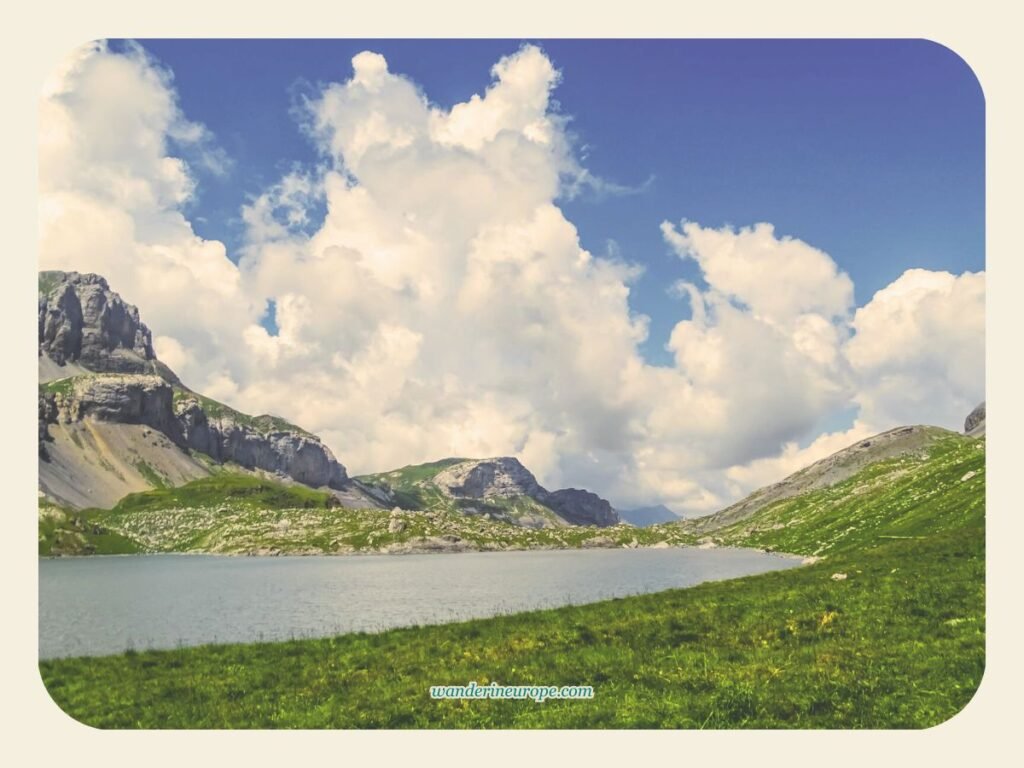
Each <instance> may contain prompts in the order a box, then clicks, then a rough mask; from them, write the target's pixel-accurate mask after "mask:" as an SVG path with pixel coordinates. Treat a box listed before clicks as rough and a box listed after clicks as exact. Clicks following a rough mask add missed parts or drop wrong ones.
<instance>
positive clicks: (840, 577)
mask: <svg viewBox="0 0 1024 768" xmlns="http://www.w3.org/2000/svg"><path fill="white" fill-rule="evenodd" d="M831 578H832V581H846V574H845V573H833V574H832V577H831Z"/></svg>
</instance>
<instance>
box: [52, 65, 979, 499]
mask: <svg viewBox="0 0 1024 768" xmlns="http://www.w3.org/2000/svg"><path fill="white" fill-rule="evenodd" d="M492 77H493V80H492V83H491V84H490V86H489V87H488V88H487V89H486V90H485V91H484V92H483V93H482V94H479V95H475V96H473V97H472V98H470V99H469V100H468V101H466V102H463V103H460V104H456V105H454V106H453V107H452V108H451V109H442V108H440V107H438V106H437V105H435V104H432V103H431V102H430V101H429V99H428V98H427V96H426V95H425V94H424V93H423V92H422V91H421V90H420V89H419V88H418V87H417V86H416V84H415V83H413V82H412V81H410V80H409V79H407V78H405V77H403V76H401V75H398V74H395V73H392V72H391V71H389V69H388V65H387V62H386V61H385V60H384V58H383V57H382V56H380V55H379V54H376V53H372V52H364V53H361V54H359V55H358V56H356V57H355V58H354V59H353V62H352V75H351V77H349V79H348V80H346V81H344V82H340V83H332V84H329V85H327V86H325V87H324V88H323V89H322V90H321V91H320V93H319V94H317V95H316V97H315V98H312V99H310V100H309V101H307V102H306V103H305V105H304V106H305V110H304V116H303V120H302V127H303V128H304V129H305V130H306V131H307V133H308V135H309V136H310V138H311V140H313V141H314V142H315V143H316V146H317V147H318V149H319V150H320V152H321V155H322V159H321V161H320V163H319V164H318V165H317V167H315V168H309V169H301V168H296V169H294V170H293V171H292V172H290V173H288V174H286V175H285V176H284V177H283V178H282V179H281V180H280V181H279V182H278V183H277V184H275V185H273V186H272V187H270V188H269V189H266V190H263V191H262V192H261V193H260V194H258V195H256V196H255V197H253V198H252V199H251V200H250V202H249V203H248V204H247V205H246V206H245V207H244V208H243V211H242V220H243V221H244V222H245V225H246V228H247V230H246V232H247V243H246V245H245V247H244V249H243V251H242V252H241V253H240V254H238V257H239V261H238V264H237V266H236V264H235V263H233V262H232V261H231V260H229V259H228V258H227V256H226V254H225V252H224V249H223V247H222V246H221V244H220V243H216V242H210V241H205V240H203V239H201V238H199V237H198V236H196V234H195V233H194V232H193V231H192V228H191V226H190V225H189V223H188V219H187V217H186V216H185V215H184V214H183V211H184V210H187V208H186V206H187V204H188V203H189V201H190V200H191V199H192V196H193V195H194V191H195V186H196V183H197V181H196V180H197V178H199V175H198V173H199V170H200V169H201V168H205V169H206V170H207V171H209V172H214V173H216V172H222V171H223V169H224V167H225V163H224V158H223V156H222V155H220V154H219V153H218V152H217V151H216V149H215V147H214V146H213V143H212V140H211V137H210V135H209V132H208V131H206V129H204V128H203V127H202V126H199V125H197V124H195V123H193V122H190V121H189V120H188V119H186V117H185V116H184V115H182V114H181V111H180V109H179V107H178V106H177V100H176V98H175V94H174V89H173V82H172V80H171V78H170V75H169V73H167V72H165V71H163V70H162V69H161V68H160V67H159V66H158V65H157V64H156V63H154V62H153V61H151V60H150V59H148V58H147V57H146V56H145V54H144V53H143V52H142V51H141V50H138V49H136V50H130V51H129V52H127V53H124V54H114V53H111V52H110V51H107V50H106V49H104V48H103V47H102V46H94V47H92V48H90V49H89V50H87V51H84V52H83V53H82V54H81V55H79V56H77V57H75V58H74V60H73V61H72V63H71V64H69V65H68V67H66V68H65V71H63V72H61V73H59V75H58V76H57V78H56V85H55V86H54V87H53V88H52V89H51V91H50V92H49V93H48V94H47V95H46V97H45V98H44V102H43V107H42V110H43V125H44V135H43V140H42V148H41V164H42V165H41V176H42V186H43V195H42V208H41V214H42V215H41V221H42V224H41V226H42V236H43V249H42V262H43V264H44V266H47V267H59V268H68V269H79V270H93V271H99V272H102V273H104V274H106V275H107V276H108V278H110V280H111V282H112V283H113V285H114V288H115V289H116V290H119V291H121V292H122V293H123V294H124V295H125V296H126V298H128V299H129V300H131V301H134V302H136V303H138V304H139V306H140V309H141V311H142V313H143V315H144V317H145V318H146V320H147V322H148V323H149V324H150V325H151V327H153V329H154V331H155V333H156V345H157V348H158V352H159V353H160V354H161V356H163V357H165V358H166V359H167V361H168V362H169V363H170V364H172V365H173V366H174V367H175V368H176V369H177V370H178V371H179V373H181V375H182V376H183V378H185V380H186V381H187V382H188V383H189V384H190V385H192V386H194V387H195V388H197V389H200V390H202V391H205V392H206V393H208V394H209V395H211V396H213V397H217V398H220V399H225V400H227V401H228V402H230V403H231V404H232V405H234V406H236V407H238V408H241V409H244V410H248V411H250V412H275V413H280V414H281V415H283V416H285V417H287V418H289V419H291V420H292V421H295V422H297V423H300V424H302V425H303V426H305V427H307V428H309V429H311V430H313V431H316V432H317V433H319V434H321V435H323V436H324V438H325V439H326V440H327V441H328V442H329V444H330V445H331V447H332V448H333V449H334V450H335V451H336V453H337V454H338V455H339V457H340V458H341V459H342V460H343V461H344V462H345V463H346V464H347V465H349V467H350V469H352V470H353V471H354V472H361V471H378V470H384V469H388V468H391V467H395V466H400V465H403V464H407V463H412V462H418V461H426V460H432V459H436V458H439V457H442V456H450V455H461V456H486V455H503V454H514V455H517V456H519V457H520V458H521V459H522V460H523V461H524V463H526V464H527V465H528V466H529V467H531V468H532V469H533V470H534V471H535V472H536V473H537V474H538V476H539V478H540V479H541V481H542V482H544V483H546V484H549V485H550V486H561V485H570V484H571V485H575V486H577V487H581V486H582V487H589V488H592V489H593V490H596V491H598V492H600V493H602V494H605V495H608V496H609V497H610V498H611V500H612V501H613V502H615V503H617V504H622V505H627V504H640V503H647V502H653V501H661V502H666V503H668V504H670V505H672V506H674V507H675V508H677V509H678V510H679V511H688V512H710V511H714V510H715V509H716V508H718V507H720V506H722V505H724V504H726V503H728V502H730V501H732V500H734V499H735V498H736V497H737V496H739V495H741V494H743V493H745V492H747V491H749V490H751V489H753V488H754V487H756V486H757V485H759V484H762V483H764V482H770V481H773V480H776V479H778V478H779V477H780V476H781V475H783V474H785V473H787V472H789V471H792V470H795V469H798V468H799V466H801V465H802V464H801V462H807V461H810V460H813V459H814V458H819V457H820V456H821V455H824V453H826V452H830V451H832V450H835V449H837V448H840V447H843V445H844V444H845V443H844V441H847V442H852V441H854V440H856V439H859V437H861V436H862V434H867V433H868V432H870V431H871V430H878V429H882V428H886V427H889V426H894V425H895V421H894V420H902V421H921V420H926V419H925V417H924V416H917V415H916V414H918V413H924V414H926V415H927V416H928V417H932V416H934V417H935V418H940V417H941V418H943V419H945V418H946V413H947V412H948V413H953V412H954V411H958V410H962V409H963V408H967V409H969V407H970V405H973V403H969V404H966V405H965V403H966V401H968V400H970V399H971V398H972V397H975V396H976V395H977V394H978V393H979V391H980V388H981V386H983V376H982V371H981V369H980V368H979V367H978V366H977V365H974V364H972V360H974V358H969V355H970V354H975V352H969V351H966V350H969V349H970V348H973V349H974V350H975V351H976V350H977V349H979V348H980V346H981V333H982V326H981V325H980V320H979V321H978V322H975V321H974V320H971V321H970V322H965V320H964V318H965V317H966V316H970V317H975V315H972V314H971V313H972V312H975V310H977V309H978V307H980V305H981V302H982V301H983V295H982V293H981V292H980V290H979V289H978V288H977V285H976V282H977V281H978V280H980V277H976V276H964V277H961V278H953V277H952V276H945V277H943V276H941V275H938V276H936V275H934V274H933V273H921V274H920V275H918V277H917V278H914V281H916V282H917V283H918V284H917V286H916V287H915V288H914V289H913V290H911V289H910V288H911V286H910V285H909V283H906V282H904V281H907V280H908V278H907V276H904V278H901V280H900V281H897V282H896V283H894V285H893V286H890V288H889V289H886V291H889V293H887V292H886V291H883V292H881V293H879V294H878V295H877V296H876V297H875V299H874V300H873V301H872V302H871V303H870V304H869V305H867V306H866V307H864V308H861V309H860V310H857V311H856V313H855V312H854V304H853V286H852V283H851V282H850V279H849V278H848V276H847V275H845V274H844V273H843V272H842V271H840V270H839V269H838V267H837V266H836V264H835V262H834V261H833V260H832V259H831V258H830V257H829V256H828V255H827V254H826V253H824V252H822V251H821V250H819V249H816V248H814V247H812V246H811V245H809V244H807V243H804V242H802V241H800V240H797V239H794V238H788V237H779V236H778V235H777V234H776V233H775V232H774V230H773V229H772V227H771V226H770V225H768V224H758V225H756V226H753V227H750V228H745V229H739V230H735V229H732V228H720V229H714V228H708V227H702V226H700V225H699V224H697V223H694V222H683V223H682V224H681V225H679V226H674V225H672V224H670V223H664V224H663V225H662V232H663V236H664V238H665V241H666V243H667V244H668V246H669V247H671V248H672V249H674V250H675V251H676V252H677V254H678V255H679V257H680V258H682V259H687V260H693V262H694V263H695V264H696V265H697V266H698V267H699V269H700V272H701V275H702V277H703V282H702V284H700V285H698V284H696V283H692V284H691V283H680V284H679V285H678V286H677V288H676V290H677V293H678V295H679V296H680V299H681V302H682V301H683V300H686V301H687V302H688V304H689V309H690V313H689V317H688V318H687V319H684V320H681V321H680V322H679V323H678V324H677V325H676V327H675V328H674V330H673V332H672V334H671V339H670V341H669V345H668V346H669V349H670V351H671V352H672V353H673V356H674V364H673V365H671V366H664V367H655V366H651V365H648V364H647V363H646V362H645V361H644V359H643V357H642V355H641V354H640V352H639V345H640V344H641V343H642V342H643V341H644V340H645V339H646V335H647V318H645V317H643V316H642V315H639V314H637V313H635V312H634V311H633V310H632V309H631V307H630V303H629V296H630V284H631V281H632V280H634V279H635V277H636V276H637V275H638V274H639V270H638V268H637V267H635V266H633V265H629V264H625V263H622V262H621V261H619V260H616V259H614V258H602V257H598V256H595V255H593V254H590V253H588V252H587V251H586V250H585V249H583V248H582V247H581V246H580V242H579V237H578V233H577V231H576V229H575V227H574V226H573V224H572V223H571V222H569V221H568V220H567V219H566V218H565V216H564V215H563V213H562V211H561V209H560V208H559V206H558V201H559V200H560V199H561V198H562V197H565V196H570V195H572V194H573V193H574V192H575V191H576V190H577V189H579V187H580V186H581V185H583V184H590V185H594V184H596V183H598V182H597V181H595V180H594V179H593V177H592V176H590V175H589V174H588V173H587V171H586V170H585V169H583V168H582V167H581V166H580V164H579V163H578V161H577V160H576V158H575V155H574V153H573V147H572V142H571V141H570V138H569V136H568V134H567V132H566V118H565V117H564V116H562V115H560V114H558V112H557V110H556V109H554V108H553V102H552V99H551V94H552V91H553V89H554V88H555V87H556V86H557V84H558V81H559V73H558V72H557V70H556V69H555V68H554V66H553V65H552V63H551V61H550V60H549V59H548V58H547V57H546V56H545V55H544V53H543V52H542V51H541V50H540V49H538V48H536V47H534V46H525V47H523V48H522V49H520V50H519V51H518V52H516V53H514V54H512V55H510V56H507V57H505V58H503V59H502V60H501V61H499V62H498V63H497V64H496V65H495V66H494V68H493V70H492ZM115 85H116V87H117V88H118V89H119V90H118V91H117V93H118V94H119V95H118V96H116V97H115V96H111V95H110V94H111V91H110V88H111V87H113V86H115ZM125 94H127V96H128V97H126V96H125ZM114 102H117V103H114ZM112 136H116V137H117V139H116V140H112V139H111V137H112ZM321 209H325V210H326V214H325V215H323V217H322V219H319V220H315V219H314V213H313V212H314V211H319V210H321ZM908 274H910V273H908ZM915 274H916V273H915ZM947 278H948V280H947ZM928 280H931V281H932V282H930V283H929V282H928ZM950 280H952V283H951V284H950V283H949V281H950ZM911 282H913V281H911ZM926 283H927V285H926ZM943 286H944V287H943ZM972 286H974V288H972ZM268 302H273V306H274V307H275V321H276V329H277V330H276V332H275V333H271V332H269V331H268V330H267V329H266V328H264V327H263V326H262V325H260V323H259V320H260V318H261V316H262V314H263V312H264V309H265V307H266V306H267V305H268ZM683 306H684V305H683V304H682V303H681V305H680V308H681V314H682V308H683ZM968 310H969V311H968ZM965 313H966V315H965ZM957 315H960V316H961V317H960V319H959V320H957ZM978 317H980V315H978ZM893 318H903V320H902V321H901V322H903V324H904V325H905V328H904V329H903V330H902V331H901V334H902V335H901V336H899V338H900V339H902V340H904V341H905V343H906V345H907V347H908V349H909V348H913V349H914V350H915V351H914V354H912V355H911V354H909V353H907V352H905V351H904V352H899V351H898V350H897V349H896V347H895V346H894V345H893V344H892V343H890V342H891V339H892V338H893V337H889V339H887V337H886V335H885V328H886V327H887V325H891V324H893V323H894V322H895V320H894V319H893ZM897 324H898V323H897ZM901 327H903V326H901ZM953 333H959V334H960V335H959V336H958V337H957V338H958V342H957V344H956V345H953V346H949V345H945V346H944V345H943V343H942V340H943V339H950V338H951V336H950V334H953ZM956 350H960V351H959V352H956ZM958 355H960V356H959V357H958ZM892 382H896V383H897V384H898V386H897V385H893V384H891V383H892ZM925 382H927V383H928V386H929V387H930V388H929V389H927V390H925V389H922V387H923V385H924V383H925ZM904 386H906V387H907V388H909V390H912V391H913V392H914V393H916V394H915V397H917V404H916V406H915V402H914V401H913V400H912V399H903V400H900V399H898V398H896V397H895V396H894V394H893V392H892V391H890V390H902V389H903V388H904ZM851 404H854V405H858V406H859V408H860V414H859V418H858V421H857V422H856V423H855V424H854V425H853V426H852V427H850V428H849V429H848V430H842V429H840V430H839V431H835V432H831V433H828V434H820V433H821V431H822V426H821V425H823V424H826V423H829V419H830V417H833V416H834V415H835V414H836V413H837V412H838V411H842V410H843V409H845V408H848V407H850V405H851ZM925 404H927V408H925ZM915 408H917V410H915ZM922 408H923V409H924V410H921V409H922ZM964 412H966V411H964Z"/></svg>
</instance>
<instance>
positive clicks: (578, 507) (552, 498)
mask: <svg viewBox="0 0 1024 768" xmlns="http://www.w3.org/2000/svg"><path fill="white" fill-rule="evenodd" d="M545 503H546V504H547V505H548V506H549V507H551V508H552V509H553V510H555V512H557V513H558V515H559V516H560V517H562V518H564V519H566V520H568V521H569V522H570V523H572V524H573V525H596V526H598V527H599V528H604V527H606V526H609V525H616V524H618V522H619V516H618V514H617V513H616V512H615V510H614V509H612V505H611V504H609V503H608V502H607V501H605V500H604V499H602V498H601V497H600V496H598V495H597V494H596V493H591V492H590V491H583V490H579V489H577V488H563V489H562V490H560V491H554V492H553V493H549V494H548V496H547V499H545Z"/></svg>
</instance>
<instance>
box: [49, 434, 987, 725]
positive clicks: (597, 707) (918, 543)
mask: <svg viewBox="0 0 1024 768" xmlns="http://www.w3.org/2000/svg"><path fill="white" fill-rule="evenodd" d="M984 445H985V444H984V441H974V440H970V439H967V438H963V437H957V436H951V437H950V438H949V439H948V440H945V441H942V442H941V443H939V444H937V445H936V446H934V447H933V448H932V449H931V450H930V451H929V453H928V454H927V455H925V456H922V457H918V458H908V459H900V460H894V461H895V462H902V463H888V464H887V463H882V464H879V465H873V466H872V467H869V468H867V469H866V470H865V471H864V472H862V473H860V474H858V475H857V476H855V477H854V478H851V479H850V480H848V481H847V482H846V483H844V484H842V485H839V486H835V487H834V488H831V489H826V490H823V491H816V492H814V493H813V494H808V495H807V496H806V497H801V498H800V499H790V500H786V501H785V502H779V503H778V504H776V505H772V506H770V507H768V508H765V509H764V510H761V511H760V512H759V513H758V514H757V515H755V516H754V517H753V518H751V519H749V520H747V521H743V522H742V523H740V524H737V525H736V526H732V527H730V528H729V529H727V530H723V531H721V532H720V533H716V537H718V538H721V539H723V540H728V541H729V542H731V543H747V544H752V545H757V546H771V547H773V548H776V549H788V550H789V551H793V552H797V553H801V554H808V555H811V554H817V556H818V557H822V558H823V559H822V560H821V561H819V562H818V563H817V564H815V565H810V566H806V567H803V568H799V569H795V570H790V571H783V572H777V573H770V574H763V575H760V576H753V577H748V578H744V579H737V580H733V581H727V582H719V583H711V584H704V585H701V586H698V587H694V588H691V589H685V590H672V591H667V592H662V593H658V594H652V595H645V596H640V597H631V598H625V599H618V600H611V601H606V602H602V603H595V604H592V605H587V606H578V607H567V608H560V609H555V610H549V611H539V612H532V613H525V614H518V615H512V616H504V617H498V618H494V619H486V620H478V621H471V622H464V623H459V624H450V625H443V626H434V627H419V628H411V629H401V630H393V631H390V632H385V633H382V634H375V635H367V634H352V635H344V636H340V637H335V638H329V639H324V640H301V641H293V642H286V643H273V644H255V645H219V646H203V647H198V648H188V649H179V650H174V651H148V652H142V653H132V654H124V655H119V656H111V657H102V658H78V659H64V660H54V661H47V662H43V663H41V664H40V669H41V673H42V676H43V680H44V682H45V684H46V686H47V688H48V689H49V691H50V694H51V695H52V696H53V698H54V700H55V701H56V702H57V704H58V705H59V706H60V707H61V708H63V709H64V710H65V711H66V712H68V713H69V714H70V715H72V716H73V717H75V718H76V719H79V720H81V721H83V722H85V723H88V724H91V725H95V726H99V727H110V728H137V727H145V728H254V727H255V728H325V727H326V728H374V727H380V728H408V727H413V728H416V727H424V728H435V727H441V728H481V727H482V728H492V727H511V728H536V727H544V728H924V727H928V726H932V725H935V724H938V723H941V722H942V721H944V720H946V719H948V718H949V717H951V716H953V715H954V714H955V713H956V712H957V711H959V710H960V709H961V708H962V707H963V706H964V705H965V704H966V703H967V702H968V701H969V700H970V698H971V696H972V695H973V693H974V691H975V690H976V689H977V686H978V685H979V683H980V680H981V676H982V674H983V671H984V663H985V662H984V660H985V612H984V604H985V565H984V563H985V544H984V486H985V483H984ZM456 556H457V555H456ZM470 681H476V682H477V683H478V684H481V685H484V684H487V683H489V682H491V681H497V682H499V683H502V684H509V685H512V684H518V685H527V684H537V685H592V686H593V687H594V690H595V695H594V698H593V699H591V700H587V701H558V700H548V701H545V702H544V703H536V702H533V701H486V700H472V701H434V700H432V699H430V697H429V687H430V686H431V685H442V684H455V685H459V684H466V683H468V682H470Z"/></svg>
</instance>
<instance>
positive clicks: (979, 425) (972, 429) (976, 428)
mask: <svg viewBox="0 0 1024 768" xmlns="http://www.w3.org/2000/svg"><path fill="white" fill-rule="evenodd" d="M964 434H966V435H969V436H971V437H981V436H982V435H984V434H985V403H984V401H982V403H981V405H979V406H978V407H976V408H975V409H974V410H973V411H971V412H970V414H968V416H967V420H966V421H965V422H964Z"/></svg>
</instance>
